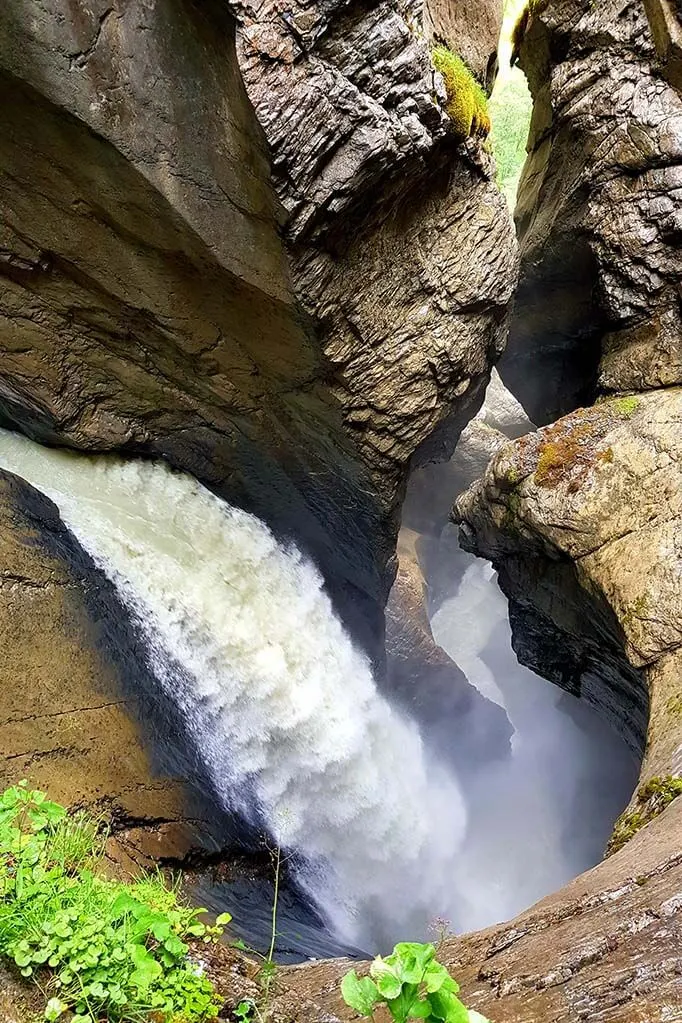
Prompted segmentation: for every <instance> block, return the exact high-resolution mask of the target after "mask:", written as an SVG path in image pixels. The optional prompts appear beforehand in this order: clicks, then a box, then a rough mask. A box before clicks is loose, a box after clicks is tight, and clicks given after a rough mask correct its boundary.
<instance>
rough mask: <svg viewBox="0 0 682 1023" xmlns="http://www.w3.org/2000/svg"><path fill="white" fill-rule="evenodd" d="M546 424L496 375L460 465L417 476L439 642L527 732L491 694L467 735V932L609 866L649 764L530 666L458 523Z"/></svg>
mask: <svg viewBox="0 0 682 1023" xmlns="http://www.w3.org/2000/svg"><path fill="white" fill-rule="evenodd" d="M532 428H533V427H532V424H531V423H530V421H529V420H528V419H527V417H526V416H525V414H524V412H523V410H522V409H521V407H520V405H518V403H517V402H516V401H515V399H514V398H513V397H512V396H511V395H510V394H509V393H508V392H507V391H506V390H505V389H504V387H503V385H502V383H501V381H500V380H499V377H497V375H496V374H495V375H494V377H493V381H492V383H491V387H490V389H489V392H488V397H487V399H486V404H485V405H484V407H483V409H482V410H481V412H480V413H479V416H478V417H477V418H476V419H475V420H474V421H473V422H472V423H471V424H470V425H469V426H468V427H467V429H466V430H465V431H464V433H463V435H462V439H461V441H460V443H459V445H458V448H457V450H456V451H455V454H454V455H453V457H452V459H451V460H450V461H449V462H445V463H443V464H440V465H429V466H427V467H426V468H424V469H421V470H419V471H418V472H416V473H415V474H414V476H413V479H412V482H411V485H410V488H409V491H408V495H407V499H406V502H405V510H404V517H403V522H404V524H405V525H406V526H407V527H409V528H410V529H411V530H414V529H417V530H418V531H419V533H420V540H419V542H418V543H417V549H418V550H419V552H420V558H419V561H420V567H421V568H422V572H423V577H424V582H425V584H426V602H427V610H428V615H429V620H430V624H431V630H432V633H433V638H434V640H435V642H436V643H437V644H438V645H439V646H440V647H441V648H442V649H443V650H444V651H445V652H446V653H447V654H448V655H449V656H450V657H451V658H452V660H453V661H454V662H455V663H456V664H457V666H458V667H459V668H460V669H461V670H462V671H463V672H464V674H465V676H466V678H467V680H468V682H469V683H470V684H471V685H472V686H474V687H475V689H476V690H477V691H478V692H479V693H480V694H481V695H482V696H484V697H486V698H487V700H490V701H492V702H493V703H495V704H497V705H498V706H499V707H500V708H502V709H503V710H504V712H505V713H506V715H507V718H508V720H509V723H510V725H511V728H512V730H513V732H512V738H511V749H509V748H508V747H507V746H506V745H505V737H504V736H502V737H501V736H500V730H499V728H497V727H495V728H491V725H490V724H489V713H488V707H487V705H486V704H485V702H483V701H479V702H478V703H476V704H474V705H473V707H472V709H471V710H470V711H469V716H468V718H467V730H468V731H470V732H472V733H473V734H475V735H476V737H477V745H478V747H479V750H478V755H477V756H476V758H475V761H473V760H472V763H471V765H470V767H469V768H467V765H466V764H462V763H461V761H460V762H459V764H458V769H457V781H458V784H459V787H460V791H461V792H462V793H463V796H464V801H465V805H466V809H467V825H466V832H465V835H464V838H463V840H462V842H461V844H460V847H459V849H458V851H457V856H456V878H457V888H458V891H459V892H460V898H461V899H462V904H461V905H460V906H459V911H458V919H457V923H458V925H459V927H461V928H463V929H464V930H467V931H468V930H475V929H478V928H482V927H486V926H488V925H491V924H493V923H498V922H500V921H504V920H508V919H510V918H511V917H513V916H515V915H516V914H517V913H519V912H521V911H522V910H524V909H526V908H527V907H529V906H531V905H532V904H533V903H534V902H536V901H537V900H539V899H541V898H542V897H543V896H545V895H547V894H549V893H551V892H553V891H556V890H557V889H559V888H560V887H562V886H563V885H564V884H566V882H568V881H569V880H571V879H572V878H574V877H576V876H577V875H578V874H580V873H582V872H583V871H585V870H587V869H589V868H590V867H592V866H594V865H595V864H596V863H597V862H599V860H600V859H601V858H602V856H603V852H604V848H605V846H606V843H607V841H608V838H609V836H610V833H611V830H612V827H613V823H614V821H615V819H616V817H617V816H618V814H619V813H620V812H621V811H622V809H623V807H624V806H625V805H626V803H627V802H628V800H629V798H630V795H631V793H632V790H633V788H634V786H635V784H636V780H637V775H638V770H639V763H638V760H637V757H636V756H635V755H634V754H633V752H632V750H631V749H630V747H629V746H628V745H627V744H626V742H625V740H624V739H623V738H622V737H621V736H620V735H618V733H617V732H616V731H615V730H614V728H613V725H612V724H611V723H610V722H609V721H607V720H606V719H605V718H604V717H602V716H600V715H599V713H598V711H597V710H596V709H595V708H594V707H593V706H591V705H590V704H588V703H587V702H586V701H584V700H581V699H578V698H576V697H574V696H572V695H571V694H569V693H566V692H564V691H563V690H561V689H560V688H558V687H557V686H555V685H554V684H552V683H551V682H548V681H546V680H545V679H542V678H540V677H539V676H538V675H536V674H535V673H534V672H532V671H530V670H529V669H528V668H525V667H523V666H522V665H521V664H519V661H518V659H517V657H516V654H515V653H514V651H513V649H512V642H511V640H512V637H511V627H510V625H509V617H508V605H507V600H506V598H505V596H504V595H503V593H502V591H501V590H500V588H499V586H498V583H497V576H496V573H495V571H494V569H493V567H492V565H490V563H489V562H487V561H484V560H482V559H480V558H476V557H474V556H473V555H471V554H468V553H466V552H465V551H463V550H462V549H461V548H460V546H459V543H458V538H457V534H458V531H457V529H456V527H455V526H454V525H452V524H451V523H450V522H449V521H448V513H449V510H450V507H451V506H452V504H453V503H454V501H455V499H456V497H457V495H458V493H459V492H461V491H462V490H464V489H465V488H466V486H468V484H469V483H470V482H471V481H472V480H473V479H474V478H476V477H477V476H478V475H480V474H481V473H482V472H483V470H484V468H485V464H486V462H487V460H488V458H489V457H490V456H491V455H492V454H494V452H495V451H496V450H497V449H499V447H500V446H501V445H502V444H504V443H507V441H508V438H510V437H518V436H521V435H523V434H524V433H526V432H528V430H530V429H532ZM502 431H504V432H502ZM425 684H428V679H427V680H425ZM487 732H488V734H486V733H487Z"/></svg>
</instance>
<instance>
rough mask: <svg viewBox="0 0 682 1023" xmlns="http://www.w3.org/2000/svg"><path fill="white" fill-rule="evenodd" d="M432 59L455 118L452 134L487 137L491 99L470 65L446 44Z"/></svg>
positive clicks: (464, 137)
mask: <svg viewBox="0 0 682 1023" xmlns="http://www.w3.org/2000/svg"><path fill="white" fill-rule="evenodd" d="M431 60H432V62H433V66H434V67H435V69H436V71H440V73H441V75H442V76H443V81H444V82H445V91H446V93H447V102H446V105H445V110H446V113H447V115H448V117H449V118H450V120H451V121H452V132H453V134H454V135H456V136H457V138H459V139H466V138H469V137H471V136H475V137H478V138H485V137H486V136H487V135H488V133H489V131H490V117H489V116H488V99H487V97H486V94H485V92H484V91H483V89H482V88H481V86H480V85H479V84H478V82H477V81H476V79H475V78H474V76H473V75H472V73H471V71H470V70H469V68H468V67H467V66H466V64H465V63H464V61H463V60H462V58H461V57H458V56H457V54H456V53H452V52H451V51H450V50H448V49H447V47H445V46H436V47H435V49H434V50H433V51H432V53H431Z"/></svg>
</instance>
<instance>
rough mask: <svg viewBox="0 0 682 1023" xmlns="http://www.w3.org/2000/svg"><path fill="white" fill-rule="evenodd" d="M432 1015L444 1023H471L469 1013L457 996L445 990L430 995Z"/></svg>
mask: <svg viewBox="0 0 682 1023" xmlns="http://www.w3.org/2000/svg"><path fill="white" fill-rule="evenodd" d="M429 1002H430V1003H431V1013H432V1015H433V1017H434V1019H436V1020H444V1023H469V1011H468V1009H467V1008H466V1006H464V1005H463V1004H462V1003H461V1002H460V1000H459V998H457V996H456V995H453V994H451V993H450V992H444V991H443V990H440V991H434V992H433V994H430V995H429Z"/></svg>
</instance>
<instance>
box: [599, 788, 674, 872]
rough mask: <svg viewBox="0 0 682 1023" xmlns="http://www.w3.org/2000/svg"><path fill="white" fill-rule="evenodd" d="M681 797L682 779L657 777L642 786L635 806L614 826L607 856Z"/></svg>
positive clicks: (620, 847)
mask: <svg viewBox="0 0 682 1023" xmlns="http://www.w3.org/2000/svg"><path fill="white" fill-rule="evenodd" d="M680 795H682V778H677V777H674V776H673V775H665V776H660V775H657V776H656V777H654V778H650V779H649V781H647V782H644V784H643V785H640V787H639V789H638V790H637V800H636V803H635V805H634V806H633V807H632V808H631V809H629V810H625V811H624V813H622V814H621V815H620V817H619V818H618V820H617V821H616V823H615V825H614V828H613V834H612V835H611V838H610V840H609V844H608V845H607V847H606V855H607V856H611V855H612V854H613V853H616V852H618V850H619V849H622V848H623V846H624V845H625V844H626V842H629V841H630V839H631V838H632V837H633V835H636V834H637V832H638V831H640V829H641V828H643V827H645V826H646V825H647V824H650V823H651V821H652V820H654V818H656V817H658V815H659V814H660V813H663V811H664V810H665V809H666V807H667V806H669V805H670V803H672V801H673V799H677V797H678V796H680Z"/></svg>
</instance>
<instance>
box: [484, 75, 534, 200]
mask: <svg viewBox="0 0 682 1023" xmlns="http://www.w3.org/2000/svg"><path fill="white" fill-rule="evenodd" d="M532 110H533V101H532V98H531V95H530V91H529V89H528V83H527V82H526V78H525V76H524V74H523V73H522V72H521V71H520V70H518V68H515V69H514V70H511V71H508V72H506V73H504V74H500V76H499V78H498V80H497V82H496V84H495V88H494V89H493V94H492V96H491V98H490V119H491V121H492V131H491V134H490V138H491V142H492V147H493V153H494V154H495V160H496V162H497V182H498V184H499V186H500V189H501V190H502V191H503V192H504V194H505V196H506V197H507V201H508V203H509V205H510V206H511V207H512V208H513V207H514V203H515V201H516V191H517V188H518V184H519V178H520V176H521V170H522V168H523V164H524V161H525V159H526V143H527V141H528V130H529V127H530V118H531V113H532Z"/></svg>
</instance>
